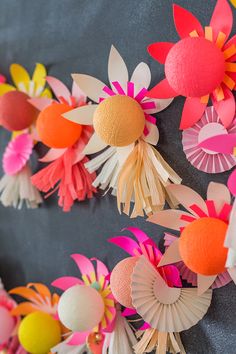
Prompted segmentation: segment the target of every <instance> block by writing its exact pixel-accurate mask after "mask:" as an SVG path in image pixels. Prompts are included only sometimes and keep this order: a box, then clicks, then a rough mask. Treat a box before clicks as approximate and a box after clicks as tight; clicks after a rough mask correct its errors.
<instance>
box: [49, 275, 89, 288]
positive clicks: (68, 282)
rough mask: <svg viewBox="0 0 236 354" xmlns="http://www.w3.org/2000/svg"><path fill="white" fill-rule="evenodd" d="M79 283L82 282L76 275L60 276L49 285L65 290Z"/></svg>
mask: <svg viewBox="0 0 236 354" xmlns="http://www.w3.org/2000/svg"><path fill="white" fill-rule="evenodd" d="M81 284H83V282H82V281H81V280H80V279H78V278H76V277H61V278H58V279H56V280H54V281H53V282H52V284H51V285H52V286H55V288H58V289H61V290H63V291H66V290H67V289H69V288H71V287H72V286H75V285H81Z"/></svg>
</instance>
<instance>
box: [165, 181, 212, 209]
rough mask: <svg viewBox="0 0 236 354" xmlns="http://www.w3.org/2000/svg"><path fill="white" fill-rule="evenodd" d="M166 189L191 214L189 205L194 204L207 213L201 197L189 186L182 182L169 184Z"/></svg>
mask: <svg viewBox="0 0 236 354" xmlns="http://www.w3.org/2000/svg"><path fill="white" fill-rule="evenodd" d="M166 189H167V190H168V192H170V193H171V194H172V195H173V196H174V197H175V199H177V201H178V202H179V203H180V204H181V205H182V206H183V207H184V208H185V209H186V210H188V211H189V212H190V213H191V214H194V212H193V211H192V209H191V208H190V206H192V205H193V204H196V205H197V206H198V207H200V208H201V209H202V210H203V211H204V212H205V213H207V207H206V204H205V201H204V200H203V199H202V197H201V196H200V195H199V194H198V193H197V192H195V191H194V190H193V189H191V188H190V187H187V186H184V185H183V184H169V185H168V186H167V187H166Z"/></svg>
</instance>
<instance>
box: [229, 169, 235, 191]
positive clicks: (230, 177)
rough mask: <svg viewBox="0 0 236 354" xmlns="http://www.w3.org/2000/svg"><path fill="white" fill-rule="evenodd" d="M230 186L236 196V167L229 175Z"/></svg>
mask: <svg viewBox="0 0 236 354" xmlns="http://www.w3.org/2000/svg"><path fill="white" fill-rule="evenodd" d="M228 188H229V190H230V192H231V193H232V194H233V196H234V197H236V169H235V170H234V171H233V172H232V173H231V175H230V176H229V179H228Z"/></svg>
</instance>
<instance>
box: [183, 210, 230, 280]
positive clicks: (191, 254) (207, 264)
mask: <svg viewBox="0 0 236 354" xmlns="http://www.w3.org/2000/svg"><path fill="white" fill-rule="evenodd" d="M227 228H228V225H227V224H226V223H225V222H224V221H222V220H220V219H216V218H210V217H205V218H201V219H197V220H195V221H193V222H192V223H191V224H189V225H188V226H187V227H186V228H185V229H184V230H183V231H182V233H181V236H180V239H179V251H180V255H181V257H182V259H183V261H184V263H185V264H186V266H187V267H188V268H189V269H191V270H192V271H193V272H195V273H198V274H202V275H216V274H220V273H222V272H224V270H225V262H226V257H227V248H225V247H224V240H225V234H226V231H227Z"/></svg>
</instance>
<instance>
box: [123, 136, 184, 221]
mask: <svg viewBox="0 0 236 354" xmlns="http://www.w3.org/2000/svg"><path fill="white" fill-rule="evenodd" d="M171 182H173V183H176V184H180V183H181V178H180V177H179V176H178V175H177V174H176V173H175V171H174V170H173V169H172V168H171V167H170V166H169V165H168V164H167V163H166V161H165V160H164V159H163V158H162V157H161V155H160V153H159V152H158V151H157V150H155V149H154V148H153V147H152V146H151V145H150V144H147V143H146V142H145V141H143V140H139V141H138V142H137V144H136V145H135V147H134V149H133V151H132V152H131V153H130V155H129V156H128V158H127V160H126V161H125V163H124V165H123V167H122V170H121V171H120V174H119V177H118V189H117V204H118V209H119V211H120V212H121V209H122V207H123V211H124V213H125V214H127V215H129V214H130V203H131V201H132V199H133V200H134V208H133V211H132V215H131V217H136V216H143V215H144V213H143V210H144V211H145V213H146V214H147V215H149V214H152V213H154V212H155V211H159V210H161V209H163V207H164V205H165V201H166V200H167V201H168V203H169V204H170V205H173V203H175V201H174V199H172V197H171V195H168V194H167V191H166V188H165V187H166V186H167V185H168V184H170V183H171Z"/></svg>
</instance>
